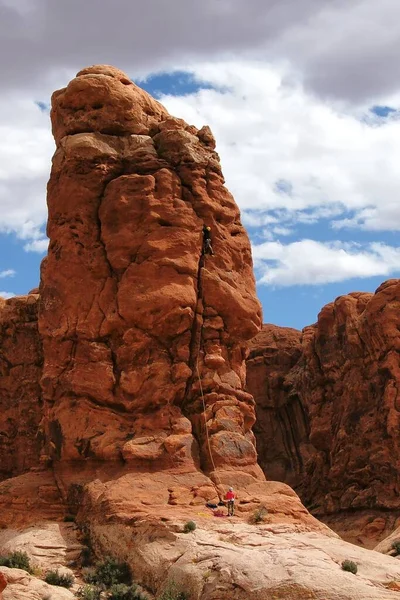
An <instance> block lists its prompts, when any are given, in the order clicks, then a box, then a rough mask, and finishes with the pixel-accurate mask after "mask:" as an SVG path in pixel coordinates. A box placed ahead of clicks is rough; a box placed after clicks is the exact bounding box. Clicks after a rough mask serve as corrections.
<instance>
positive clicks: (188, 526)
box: [183, 521, 197, 533]
mask: <svg viewBox="0 0 400 600" xmlns="http://www.w3.org/2000/svg"><path fill="white" fill-rule="evenodd" d="M196 527H197V525H196V523H195V522H194V521H188V522H187V523H185V525H184V527H183V531H184V532H185V533H189V532H190V531H194V530H195V529H196Z"/></svg>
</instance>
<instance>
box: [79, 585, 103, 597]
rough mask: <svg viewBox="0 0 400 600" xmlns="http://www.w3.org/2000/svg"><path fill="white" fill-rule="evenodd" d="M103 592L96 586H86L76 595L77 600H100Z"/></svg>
mask: <svg viewBox="0 0 400 600" xmlns="http://www.w3.org/2000/svg"><path fill="white" fill-rule="evenodd" d="M100 594H101V590H100V588H98V587H96V586H94V585H84V586H82V587H80V588H79V590H78V591H77V593H76V596H77V598H81V599H82V600H100Z"/></svg>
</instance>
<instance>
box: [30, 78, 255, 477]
mask: <svg viewBox="0 0 400 600" xmlns="http://www.w3.org/2000/svg"><path fill="white" fill-rule="evenodd" d="M51 115H52V123H53V132H54V136H55V139H56V142H57V151H56V153H55V156H54V159H53V168H52V172H51V178H50V182H49V185H48V207H49V220H48V228H47V232H48V236H49V238H50V245H49V253H48V257H47V259H46V260H45V262H44V264H43V268H42V278H41V285H40V292H41V298H42V302H41V310H40V314H39V329H40V334H41V337H42V340H43V352H44V368H43V376H42V380H41V383H42V389H43V397H44V401H45V403H46V410H47V413H46V421H47V436H48V439H49V441H50V446H49V454H50V455H51V456H52V458H53V459H56V460H82V459H86V458H96V459H100V460H122V461H127V462H129V463H130V464H131V466H132V468H134V467H137V468H147V469H149V468H152V465H153V466H154V468H155V469H156V470H159V469H162V468H174V467H177V468H187V469H194V468H197V467H198V466H199V465H201V466H202V468H204V469H206V470H208V471H210V470H212V469H213V466H212V464H211V462H210V456H209V452H208V445H207V443H206V436H205V430H204V418H203V415H202V413H203V404H202V401H201V396H200V387H199V381H198V374H199V375H200V377H201V380H202V386H203V392H204V397H205V403H206V405H207V412H206V419H207V425H208V428H209V432H210V438H211V440H210V444H211V448H212V453H213V458H214V461H215V465H216V467H221V466H224V467H226V468H228V469H229V468H230V469H236V468H238V467H240V468H243V469H248V470H250V471H252V472H256V471H257V468H256V451H255V447H254V437H253V434H252V431H251V427H252V425H253V424H254V421H255V414H254V401H253V398H252V397H251V396H250V394H248V393H246V392H244V391H243V387H244V382H245V363H244V359H245V348H244V343H245V341H246V340H247V339H249V338H251V337H252V336H253V335H254V334H255V333H256V332H257V330H258V328H259V326H260V305H259V302H258V300H257V298H256V295H255V289H254V277H253V273H252V261H251V252H250V244H249V240H248V237H247V235H246V232H245V230H244V228H243V227H242V225H241V222H240V215H239V210H238V208H237V206H236V204H235V202H234V200H233V198H232V196H231V195H230V193H229V192H228V191H227V189H226V188H225V187H224V185H223V184H224V180H223V177H222V174H221V169H220V164H219V160H218V156H217V154H216V153H215V151H214V145H215V144H214V140H213V137H212V135H211V133H210V131H209V129H208V128H203V129H202V130H200V131H198V130H197V129H195V128H194V127H189V126H188V125H186V124H185V123H184V122H183V121H181V120H179V119H175V118H172V117H170V116H169V115H168V113H167V112H166V111H165V109H164V108H163V107H162V106H161V105H160V104H158V103H157V102H156V101H155V100H153V99H152V98H151V97H150V96H148V94H146V93H145V92H144V91H143V90H141V89H140V88H138V87H137V86H135V85H134V84H133V83H132V82H130V81H129V80H128V79H127V78H126V75H124V74H123V73H122V72H120V71H118V70H116V69H113V68H111V67H91V68H89V69H85V70H84V71H81V72H80V73H79V74H78V76H77V78H76V79H74V80H73V81H72V82H71V83H70V84H69V85H68V87H67V88H66V89H63V90H60V91H58V92H56V93H55V94H54V95H53V99H52V113H51ZM204 222H207V223H208V224H209V225H210V226H211V227H212V231H213V243H214V250H215V252H216V256H215V257H212V258H207V261H204V259H202V257H201V248H202V226H203V223H204Z"/></svg>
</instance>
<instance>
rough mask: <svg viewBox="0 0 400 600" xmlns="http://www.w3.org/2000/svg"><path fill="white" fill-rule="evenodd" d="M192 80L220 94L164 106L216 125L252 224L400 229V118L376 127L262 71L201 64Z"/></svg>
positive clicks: (261, 67)
mask: <svg viewBox="0 0 400 600" xmlns="http://www.w3.org/2000/svg"><path fill="white" fill-rule="evenodd" d="M195 76H196V77H198V78H199V79H201V80H204V81H207V82H210V83H212V84H213V85H214V86H219V87H218V89H202V90H200V91H199V92H197V93H195V94H192V95H187V96H185V97H168V96H164V97H163V98H162V101H163V102H164V104H166V105H167V107H168V108H169V109H170V111H171V112H172V113H174V114H179V115H180V116H182V117H183V118H185V119H186V120H187V121H189V122H192V123H194V124H196V125H198V126H200V125H203V124H204V123H208V124H210V126H211V128H212V129H213V131H214V133H215V135H216V139H217V149H218V151H219V153H220V155H221V158H222V162H223V167H224V173H225V176H226V179H227V183H228V186H229V187H230V189H231V190H232V192H233V193H234V195H235V197H236V199H237V201H238V202H239V205H240V207H241V208H242V210H243V211H244V222H245V223H246V224H247V225H252V224H255V225H258V226H260V225H263V224H267V223H268V222H270V223H272V222H273V221H274V220H276V218H277V216H278V219H277V220H279V224H278V226H281V227H288V226H291V225H292V224H293V223H296V224H299V223H315V222H317V221H318V220H319V219H327V218H332V217H335V226H336V227H344V226H346V227H349V226H353V227H354V226H357V227H359V228H365V229H375V230H378V229H385V230H398V229H400V211H399V210H398V193H399V189H400V171H399V169H398V165H399V164H400V142H399V140H400V120H398V119H389V120H387V121H385V122H384V124H381V125H380V126H375V123H376V119H378V117H376V119H375V120H373V121H372V122H371V121H368V120H365V119H364V118H363V112H362V111H359V112H357V111H356V112H355V111H354V110H351V111H350V110H347V109H346V108H345V107H343V106H342V107H338V106H334V105H333V104H329V103H327V102H323V101H322V100H320V99H318V98H317V97H315V96H313V95H310V94H309V93H308V92H307V91H306V90H305V89H304V87H303V86H302V85H300V84H296V85H294V84H293V83H290V82H289V83H288V82H287V80H286V77H285V71H284V70H281V71H279V70H277V69H276V68H272V67H271V66H268V65H265V64H263V63H249V62H245V63H244V62H242V63H238V62H228V63H219V64H218V63H213V64H205V65H201V66H198V67H197V68H196V69H195ZM381 122H382V120H381ZM268 219H269V220H268ZM271 219H272V220H271Z"/></svg>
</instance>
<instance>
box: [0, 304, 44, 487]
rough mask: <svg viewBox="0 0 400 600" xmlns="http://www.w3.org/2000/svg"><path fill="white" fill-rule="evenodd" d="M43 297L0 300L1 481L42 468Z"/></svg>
mask: <svg viewBox="0 0 400 600" xmlns="http://www.w3.org/2000/svg"><path fill="white" fill-rule="evenodd" d="M38 298H39V297H38V295H36V294H35V295H28V296H23V297H20V298H11V299H10V300H3V299H2V298H0V408H1V411H0V457H1V460H0V481H1V479H5V478H7V477H10V476H11V475H18V474H20V473H23V472H25V471H27V470H29V469H30V468H31V467H35V466H37V465H38V463H39V457H40V451H41V445H42V441H43V439H42V436H41V434H40V431H39V424H40V422H41V420H42V417H43V406H42V399H41V390H40V385H39V381H40V375H41V367H42V361H43V359H42V349H41V343H40V339H39V334H38V326H37V311H38Z"/></svg>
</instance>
